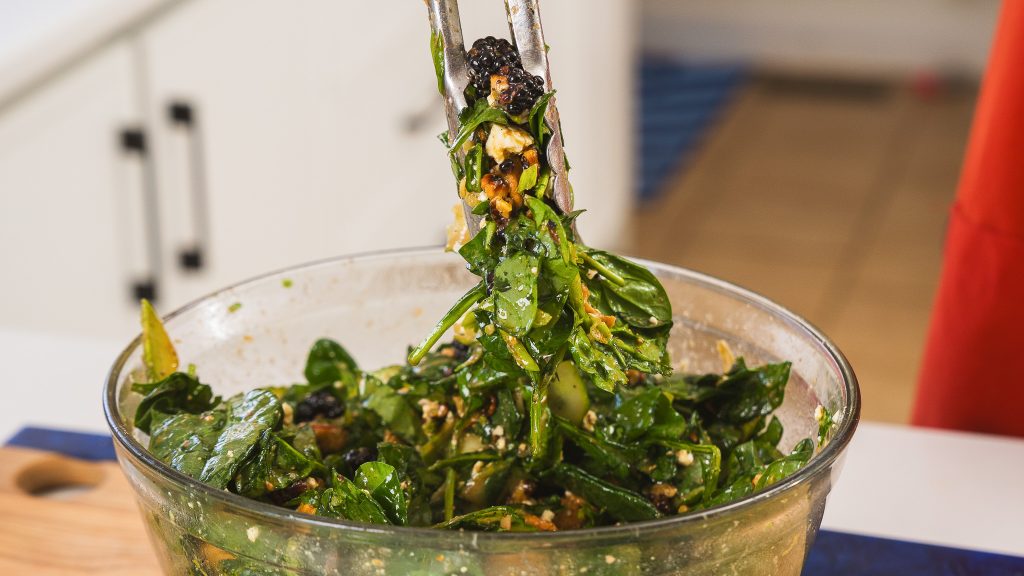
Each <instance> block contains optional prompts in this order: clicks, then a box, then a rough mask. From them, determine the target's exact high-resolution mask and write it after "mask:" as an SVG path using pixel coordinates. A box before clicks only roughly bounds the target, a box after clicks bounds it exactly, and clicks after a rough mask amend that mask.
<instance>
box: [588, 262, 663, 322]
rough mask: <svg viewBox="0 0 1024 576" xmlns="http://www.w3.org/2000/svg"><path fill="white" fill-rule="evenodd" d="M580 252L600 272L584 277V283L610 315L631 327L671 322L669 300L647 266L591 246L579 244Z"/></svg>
mask: <svg viewBox="0 0 1024 576" xmlns="http://www.w3.org/2000/svg"><path fill="white" fill-rule="evenodd" d="M580 255H581V256H583V257H584V260H585V261H589V262H590V264H592V265H594V267H595V269H596V270H597V271H598V272H599V273H600V275H599V276H595V277H594V278H592V279H588V280H587V287H588V288H590V291H591V292H592V293H594V292H599V293H601V294H602V297H603V300H604V302H605V303H607V305H608V308H609V309H610V312H611V313H612V314H613V315H614V316H616V317H618V318H620V319H622V320H623V321H624V322H626V323H627V324H629V325H630V326H632V327H634V328H644V329H646V328H652V327H657V326H671V325H672V304H671V303H670V302H669V299H668V294H667V293H666V292H665V288H664V287H662V285H661V282H659V281H658V279H657V278H656V277H655V276H654V274H652V273H651V271H650V270H648V269H646V268H644V267H643V266H640V265H638V264H634V263H633V262H630V261H629V260H626V259H625V258H622V257H619V256H616V255H614V254H609V253H607V252H603V251H601V250H594V249H592V248H582V249H581V251H580ZM613 279H616V280H621V282H617V281H613Z"/></svg>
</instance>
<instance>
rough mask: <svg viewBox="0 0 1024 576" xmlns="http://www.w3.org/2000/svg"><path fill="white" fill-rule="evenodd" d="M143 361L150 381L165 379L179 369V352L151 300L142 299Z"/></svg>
mask: <svg viewBox="0 0 1024 576" xmlns="http://www.w3.org/2000/svg"><path fill="white" fill-rule="evenodd" d="M142 363H143V364H144V365H145V366H146V377H147V378H149V380H150V381H156V380H163V379H164V378H166V377H168V376H170V375H171V374H172V373H173V372H174V371H175V370H177V369H178V353H177V352H176V351H175V350H174V344H172V343H171V338H170V337H169V336H168V335H167V330H165V329H164V325H163V322H161V321H160V317H159V316H157V313H156V310H154V309H153V305H152V304H150V303H149V300H146V299H145V298H143V300H142Z"/></svg>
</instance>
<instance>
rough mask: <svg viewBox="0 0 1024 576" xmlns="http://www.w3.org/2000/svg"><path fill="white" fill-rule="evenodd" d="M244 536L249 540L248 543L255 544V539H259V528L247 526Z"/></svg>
mask: <svg viewBox="0 0 1024 576" xmlns="http://www.w3.org/2000/svg"><path fill="white" fill-rule="evenodd" d="M245 536H246V538H248V539H249V542H255V541H256V539H257V538H259V537H260V527H259V526H249V527H248V528H247V529H246V530H245Z"/></svg>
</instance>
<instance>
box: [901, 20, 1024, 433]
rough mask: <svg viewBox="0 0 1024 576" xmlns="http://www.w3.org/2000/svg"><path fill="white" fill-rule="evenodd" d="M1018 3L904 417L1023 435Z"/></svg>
mask: <svg viewBox="0 0 1024 576" xmlns="http://www.w3.org/2000/svg"><path fill="white" fill-rule="evenodd" d="M1022 64H1024V1H1021V0H1006V1H1005V2H1003V6H1002V11H1001V13H1000V17H999V25H998V28H997V30H996V38H995V44H994V45H993V48H992V55H991V56H990V58H989V64H988V70H987V71H986V73H985V80H984V83H983V84H982V89H981V95H980V98H979V100H978V107H977V109H976V110H975V114H974V124H973V126H972V129H971V137H970V141H969V142H968V146H967V154H966V158H965V159H964V166H963V172H962V174H961V176H960V186H959V188H958V190H957V198H956V202H955V203H954V205H953V209H952V211H951V215H950V223H949V230H948V232H947V237H946V251H945V255H944V260H943V268H942V276H941V278H940V280H939V290H938V294H937V296H936V300H935V308H934V309H933V311H932V319H931V326H930V328H929V331H928V342H927V345H926V348H925V353H924V360H923V363H922V366H921V373H920V376H919V381H918V387H917V399H916V402H915V406H914V413H913V417H912V422H913V423H914V424H916V425H920V426H932V427H938V428H954V429H959V430H971V431H977V432H989V433H994V434H1004V435H1012V436H1021V437H1024V67H1022Z"/></svg>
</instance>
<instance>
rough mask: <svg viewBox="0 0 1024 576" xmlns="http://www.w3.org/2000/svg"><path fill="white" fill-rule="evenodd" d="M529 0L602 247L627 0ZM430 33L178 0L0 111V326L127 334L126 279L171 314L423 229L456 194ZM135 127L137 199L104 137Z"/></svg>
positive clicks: (626, 115)
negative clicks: (143, 168) (152, 290)
mask: <svg viewBox="0 0 1024 576" xmlns="http://www.w3.org/2000/svg"><path fill="white" fill-rule="evenodd" d="M462 4H463V6H462V12H463V16H464V28H465V31H466V37H467V39H468V40H469V41H472V39H473V38H477V37H480V36H484V35H488V34H492V35H501V36H507V35H508V30H507V26H506V25H505V20H504V14H503V12H502V3H501V2H497V1H487V2H483V1H481V2H476V1H474V2H463V3H462ZM544 10H545V12H544V20H545V28H546V32H547V34H548V38H549V43H550V44H551V45H552V46H553V48H552V53H551V61H552V68H553V77H554V79H555V82H556V85H557V87H558V89H559V105H560V109H561V113H562V120H563V127H564V132H565V137H566V141H567V144H568V147H567V153H568V156H569V158H570V159H571V161H572V165H573V172H572V180H573V184H574V187H575V190H576V193H577V198H578V204H579V205H580V206H581V207H584V208H587V209H588V212H589V213H588V214H587V215H586V216H585V218H584V220H583V221H582V222H581V229H582V230H583V234H584V236H585V237H586V239H587V240H588V241H589V242H591V243H592V244H594V245H598V246H604V247H614V246H615V245H617V244H618V243H619V238H620V237H622V236H623V227H624V223H625V218H624V215H623V214H624V211H625V210H626V209H627V208H628V205H629V198H630V191H631V186H630V177H631V169H632V164H631V162H630V159H631V153H630V150H629V148H630V132H631V125H630V117H631V102H632V99H631V94H632V89H633V85H632V78H631V70H632V56H633V53H632V49H631V46H632V42H631V40H632V39H631V32H630V31H631V22H632V16H631V13H632V8H631V3H630V2H629V0H557V1H555V2H548V3H546V4H545V6H544ZM428 38H429V27H428V21H427V15H426V8H425V6H423V4H422V3H421V2H415V1H413V2H404V1H403V2H352V1H348V0H345V1H340V2H339V1H338V0H303V2H290V1H288V0H203V1H194V2H182V3H179V4H177V5H175V6H173V7H172V8H170V9H168V10H166V11H164V12H163V13H162V14H161V16H160V17H159V18H156V19H155V20H152V21H148V22H146V23H145V24H144V25H142V27H141V28H140V29H138V30H135V31H133V32H132V33H131V36H130V38H127V39H125V40H124V41H123V43H122V44H117V45H116V46H115V47H114V48H110V49H107V50H105V51H104V52H102V53H101V54H98V55H95V56H91V57H90V58H89V59H87V60H86V61H85V62H84V63H82V64H79V65H77V66H75V67H73V68H71V71H70V72H66V73H64V75H63V76H61V77H59V78H57V79H56V80H55V81H53V82H51V83H50V84H49V85H47V86H46V87H44V88H43V89H41V90H38V91H37V92H36V93H35V94H33V95H31V96H29V97H28V98H26V99H24V100H23V101H22V102H19V103H17V105H16V106H14V107H13V108H10V109H8V110H3V111H0V194H2V198H3V205H2V207H3V210H2V211H0V235H2V238H3V245H2V246H0V274H2V275H3V278H4V281H3V285H4V287H3V288H2V289H0V290H2V292H0V293H2V295H3V298H2V299H0V325H14V326H25V327H30V328H41V329H57V330H61V331H72V332H80V333H85V334H104V335H110V336H114V337H127V336H130V335H131V334H132V333H134V332H135V331H136V326H137V324H136V322H135V319H134V318H135V305H134V304H133V303H132V301H131V297H130V296H131V294H130V287H131V282H133V281H135V280H137V279H138V278H140V277H141V278H147V277H149V276H151V277H152V278H153V279H154V280H155V281H156V282H157V284H156V292H157V296H158V301H157V304H158V307H159V309H160V310H163V311H170V310H172V309H174V308H176V307H178V306H180V305H182V304H184V303H186V302H188V301H190V300H192V299H195V298H198V297H200V296H202V295H204V294H206V293H209V292H210V291H212V290H215V289H217V288H221V287H224V286H227V285H230V284H233V283H235V282H238V281H240V280H243V279H245V278H247V277H250V276H253V275H256V274H259V273H262V272H265V271H269V270H273V269H277V268H281V267H284V266H290V265H293V264H297V263H301V262H304V261H309V260H315V259H319V258H325V257H330V256H335V255H340V254H346V253H353V252H365V251H370V250H381V249H390V248H398V247H409V246H423V245H431V244H432V245H440V244H441V243H442V242H443V239H444V227H445V225H446V224H447V223H448V222H449V220H450V218H451V207H452V206H453V205H454V204H455V202H456V201H457V199H458V198H457V194H456V192H455V184H454V182H453V180H452V176H451V172H450V168H449V165H448V162H447V159H446V157H445V152H444V149H443V147H442V146H441V145H440V144H439V143H438V141H437V139H436V136H437V134H438V133H439V132H441V131H442V130H444V129H445V127H446V122H445V119H444V116H443V110H442V106H441V99H440V96H439V95H438V94H437V90H436V81H435V79H434V75H433V74H434V73H433V68H432V66H431V63H430V54H429V49H428V45H429V41H428ZM134 125H139V126H141V127H143V128H144V130H145V136H146V140H145V144H146V147H147V151H148V152H149V153H150V159H151V163H150V165H149V166H150V168H151V169H152V171H153V172H152V175H153V184H154V186H153V189H152V190H151V191H148V192H149V193H151V194H152V197H153V198H155V200H154V201H153V202H152V204H151V205H146V204H145V203H144V202H143V200H145V199H146V198H149V197H148V196H144V195H143V193H145V192H147V190H146V189H144V188H141V183H142V182H143V181H144V180H143V177H144V176H145V174H139V173H138V168H139V163H138V162H135V161H134V160H135V159H136V158H135V157H124V155H123V154H121V153H119V152H118V150H117V148H116V146H115V134H116V133H117V130H118V129H120V128H122V127H126V126H134ZM610 143H614V144H610ZM136 157H137V155H136ZM133 170H134V172H133ZM125 190H127V191H125ZM147 206H148V207H149V208H151V211H149V212H146V210H145V208H147ZM147 214H150V215H153V217H154V218H155V220H156V221H155V222H150V221H148V220H147V219H146V218H145V217H144V216H145V215H147ZM196 264H201V266H200V267H199V268H198V269H197V268H196V266H195V265H196ZM154 267H155V268H154Z"/></svg>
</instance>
